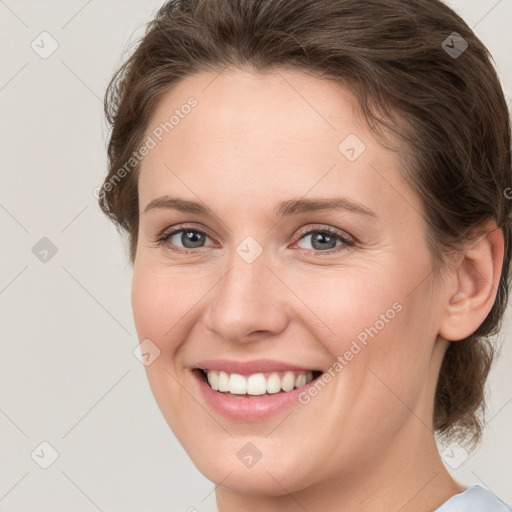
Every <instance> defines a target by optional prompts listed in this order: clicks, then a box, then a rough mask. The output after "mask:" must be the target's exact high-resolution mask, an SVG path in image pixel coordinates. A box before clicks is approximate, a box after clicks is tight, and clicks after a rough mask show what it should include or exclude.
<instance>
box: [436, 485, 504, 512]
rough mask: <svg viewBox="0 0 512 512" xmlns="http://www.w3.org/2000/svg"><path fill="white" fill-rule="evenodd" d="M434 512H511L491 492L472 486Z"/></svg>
mask: <svg viewBox="0 0 512 512" xmlns="http://www.w3.org/2000/svg"><path fill="white" fill-rule="evenodd" d="M434 512H512V508H510V507H509V506H508V505H506V504H505V503H503V501H501V500H500V499H499V498H497V497H496V496H495V495H494V494H493V493H492V492H489V491H487V490H486V489H484V488H483V487H480V486H479V485H472V486H471V487H469V488H468V489H466V490H465V491H464V492H461V493H460V494H456V495H455V496H452V497H451V498H450V499H449V500H448V501H445V502H444V503H443V504H442V505H441V506H440V507H439V508H438V509H436V510H435V511H434Z"/></svg>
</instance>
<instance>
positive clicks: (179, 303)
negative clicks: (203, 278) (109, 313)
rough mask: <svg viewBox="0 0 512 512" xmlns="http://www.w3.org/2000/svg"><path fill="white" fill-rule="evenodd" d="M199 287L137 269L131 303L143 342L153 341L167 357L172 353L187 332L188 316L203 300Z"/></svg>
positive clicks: (153, 269)
mask: <svg viewBox="0 0 512 512" xmlns="http://www.w3.org/2000/svg"><path fill="white" fill-rule="evenodd" d="M189 277H190V276H189ZM197 284H198V282H197V280H191V279H190V278H185V276H184V275H181V276H179V275H176V274H171V273H170V272H169V271H167V272H166V271H165V270H164V271H159V270H158V267H143V266H140V267H137V266H136V267H135V268H134V273H133V280H132V290H131V302H132V310H133V317H134V321H135V326H136V329H137V334H138V336H139V339H140V340H142V339H145V338H149V339H151V340H152V341H153V342H154V343H155V344H156V345H157V346H158V347H159V349H160V351H161V352H163V353H165V352H170V351H172V350H173V349H174V348H175V347H174V344H175V342H176V343H177V342H178V341H177V340H180V339H181V338H180V333H183V332H185V326H186V324H187V313H188V312H189V311H190V310H191V308H192V307H193V305H194V304H195V303H197V301H198V299H199V297H200V296H201V292H200V290H197Z"/></svg>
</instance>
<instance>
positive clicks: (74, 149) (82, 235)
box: [0, 0, 512, 512]
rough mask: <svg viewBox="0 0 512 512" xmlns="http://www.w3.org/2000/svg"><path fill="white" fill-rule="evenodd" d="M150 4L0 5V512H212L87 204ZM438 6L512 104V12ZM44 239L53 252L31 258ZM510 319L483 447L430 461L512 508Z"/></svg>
mask: <svg viewBox="0 0 512 512" xmlns="http://www.w3.org/2000/svg"><path fill="white" fill-rule="evenodd" d="M161 3H162V2H161V1H160V0H159V1H156V0H152V1H147V0H146V1H139V2H135V1H134V0H130V1H127V0H124V1H121V0H103V1H99V0H89V1H85V0H73V1H70V0H68V1H64V0H58V1H52V2H49V1H46V2H45V1H36V0H31V1H29V0H26V1H22V0H7V1H6V2H3V1H0V46H1V50H0V52H1V53H0V55H1V61H0V112H1V117H0V155H1V164H2V165H1V168H0V172H1V183H2V186H1V188H0V227H1V233H2V248H3V250H2V251H1V256H0V257H1V260H0V261H1V264H0V337H1V338H0V342H1V354H2V357H1V358H0V389H1V395H0V510H1V511H4V512H14V511H24V512H29V511H36V510H37V511H38V512H45V511H51V510H73V511H75V512H82V511H83V512H89V511H94V510H101V511H105V512H107V511H124V512H130V511H140V510H144V511H186V510H189V509H190V510H192V509H191V508H190V507H195V509H196V510H199V511H205V510H214V507H215V495H214V492H213V489H214V484H213V483H211V482H209V481H208V480H206V479H205V478H204V477H203V476H202V475H201V474H200V473H199V472H198V471H197V470H196V468H195V467H194V465H193V464H192V463H191V462H190V460H189V459H188V457H187V455H186V453H185V452H184V450H183V449H182V448H181V446H180V445H179V443H178V442H177V441H176V439H175V438H174V436H173V434H172V432H171V431H170V429H169V428H168V426H167V424H166V423H165V421H164V419H163V417H162V416H161V414H160V412H159V409H158V407H157V405H156V403H155V401H154V398H153V396H152V394H151V391H150V388H149V385H148V383H147V380H146V376H145V371H144V367H143V365H142V364H141V363H139V361H138V360H137V359H136V358H135V356H134V355H133V350H134V348H135V347H136V345H137V343H138V340H137V335H136V332H135V328H134V324H133V320H132V313H131V306H130V284H131V283H130V281H131V269H130V266H129V265H128V263H127V262H128V258H127V255H126V252H125V247H124V246H123V243H122V240H121V238H120V237H119V236H118V234H117V232H116V230H115V228H114V227H113V226H112V225H111V224H109V222H108V221H107V220H106V218H104V217H103V215H102V213H101V211H100V210H99V207H98V206H97V202H96V199H95V198H94V196H93V190H94V189H95V187H97V186H98V185H100V184H101V182H102V177H103V175H104V173H105V171H106V157H105V145H106V133H107V131H106V128H105V124H104V120H103V112H102V97H103V94H104V91H105V88H106V86H107V83H108V81H109V79H110V77H111V75H112V73H113V71H114V69H115V67H116V66H117V65H118V64H119V63H120V62H121V60H122V52H123V50H124V48H125V47H126V44H127V43H128V42H129V41H130V40H134V39H135V38H137V37H138V36H139V35H140V34H141V33H142V28H143V25H144V23H145V22H147V21H149V19H150V18H151V16H152V14H153V13H154V12H155V10H156V9H157V8H158V6H159V5H160V4H161ZM449 4H450V5H451V6H452V7H454V8H455V10H456V11H457V12H459V13H460V14H461V15H462V16H463V17H464V18H465V20H466V21H467V22H468V24H469V25H470V26H472V27H474V30H475V31H476V33H477V35H478V36H479V37H480V38H481V39H482V40H483V41H484V43H486V44H487V46H488V47H489V49H490V50H491V52H492V54H493V55H494V57H495V61H496V64H497V68H498V71H499V73H500V75H501V78H502V82H503V85H504V88H505V92H506V94H507V96H508V98H509V100H508V101H509V104H510V98H511V97H512V69H511V62H510V48H512V32H511V31H510V23H511V21H512V0H500V1H496V0H472V1H469V0H457V1H455V0H453V1H451V2H449ZM44 31H46V32H48V33H49V34H50V36H47V35H43V36H40V34H41V32H44ZM41 38H45V39H44V40H43V43H42V42H41ZM54 40H55V41H57V43H58V48H57V50H56V51H55V52H54V53H53V54H52V55H50V56H49V57H48V58H46V59H44V58H42V57H41V56H40V55H39V54H38V53H36V51H35V50H34V49H33V48H32V47H31V44H34V46H36V48H38V51H39V52H44V51H49V50H50V49H51V45H52V44H55V43H53V41H54ZM33 41H35V43H32V42H33ZM43 237H47V238H48V239H49V240H51V243H52V244H53V245H54V246H55V247H56V249H57V253H56V254H55V255H52V253H51V250H49V252H48V253H47V254H46V253H44V252H41V251H44V249H45V247H46V248H47V250H48V247H47V246H45V245H44V244H48V242H47V241H43V242H40V240H41V238H43ZM38 243H39V244H43V245H41V246H40V245H36V244H38ZM34 246H36V249H34V250H33V247H34ZM41 247H43V249H41ZM38 251H39V252H38ZM34 252H35V253H36V254H34ZM37 254H39V257H36V256H37ZM44 256H46V258H47V261H46V262H43V261H41V260H40V259H39V258H40V257H44ZM510 311H511V309H510V307H509V310H508V316H507V319H506V323H505V329H504V331H503V333H502V336H501V339H502V340H505V343H504V346H503V350H502V355H501V359H500V360H499V362H498V364H497V365H496V367H495V368H494V370H493V373H492V377H491V379H490V383H489V387H488V389H489V392H490V395H491V397H490V399H489V413H488V418H489V419H490V420H491V421H490V423H489V425H488V427H487V428H486V430H485V439H484V442H483V444H482V445H481V446H480V447H479V448H478V449H477V450H476V451H474V452H472V453H470V454H467V453H465V452H464V451H462V449H461V448H460V447H457V446H451V447H447V448H446V447H441V450H442V451H444V454H445V460H446V461H447V462H448V463H449V464H451V465H452V466H453V467H455V466H458V467H457V468H456V469H454V470H453V473H454V475H455V476H456V477H457V478H458V479H459V480H460V481H461V482H463V483H465V484H468V485H470V484H475V483H476V484H480V485H482V486H484V487H488V488H489V489H491V490H492V491H493V492H495V493H496V494H498V495H499V496H501V497H502V499H504V500H505V501H508V502H509V503H512V487H511V486H510V479H511V475H512V438H511V435H510V432H511V426H512V376H511V374H510V368H511V363H512V329H511V322H510V319H511V314H510ZM312 435H314V434H312ZM42 442H46V443H49V445H51V447H53V449H54V450H56V452H57V453H58V458H57V459H56V460H55V461H54V462H53V464H51V465H50V466H49V467H48V468H47V469H43V468H42V467H41V464H43V465H44V464H48V463H50V462H51V457H52V448H50V447H49V446H48V445H45V444H43V445H41V443H42Z"/></svg>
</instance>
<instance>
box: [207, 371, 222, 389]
mask: <svg viewBox="0 0 512 512" xmlns="http://www.w3.org/2000/svg"><path fill="white" fill-rule="evenodd" d="M208 384H210V387H211V388H212V389H213V390H214V391H218V389H219V372H214V371H212V372H208Z"/></svg>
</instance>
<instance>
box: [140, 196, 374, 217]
mask: <svg viewBox="0 0 512 512" xmlns="http://www.w3.org/2000/svg"><path fill="white" fill-rule="evenodd" d="M160 208H163V209H172V210H178V211H180V212H183V213H193V214H197V215H204V216H206V217H215V214H214V213H213V211H212V210H210V208H208V207H207V206H205V205H203V204H201V203H199V202H197V201H190V200H188V199H182V198H179V197H171V196H168V195H165V196H161V197H157V198H156V199H153V200H152V201H150V202H149V204H148V205H147V206H146V208H145V209H144V212H143V213H146V212H148V211H151V210H155V209H160ZM324 210H346V211H350V212H354V213H358V214H361V215H366V216H369V217H374V218H375V219H378V218H379V217H378V215H377V214H376V213H375V212H374V211H373V210H370V209H369V208H367V207H366V206H364V205H362V204H360V203H357V202H355V201H352V200H350V199H346V198H344V197H333V198H327V199H304V198H300V199H289V200H287V201H283V202H281V203H280V204H279V205H278V206H277V208H276V209H275V210H274V217H275V218H277V219H280V218H282V217H285V216H290V215H298V214H301V213H309V212H315V211H324Z"/></svg>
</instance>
